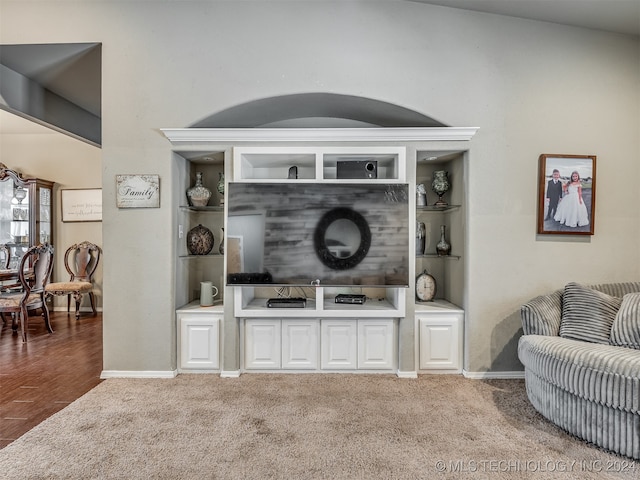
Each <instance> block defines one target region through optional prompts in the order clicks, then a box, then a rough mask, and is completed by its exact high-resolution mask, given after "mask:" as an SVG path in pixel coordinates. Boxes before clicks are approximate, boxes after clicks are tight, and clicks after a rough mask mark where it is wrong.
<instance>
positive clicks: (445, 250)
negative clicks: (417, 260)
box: [436, 225, 451, 257]
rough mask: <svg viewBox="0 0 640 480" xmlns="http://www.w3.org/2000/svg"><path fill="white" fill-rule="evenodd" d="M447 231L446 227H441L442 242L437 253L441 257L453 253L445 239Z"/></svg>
mask: <svg viewBox="0 0 640 480" xmlns="http://www.w3.org/2000/svg"><path fill="white" fill-rule="evenodd" d="M445 229H446V227H445V226H444V225H440V241H439V242H438V243H437V245H436V252H437V254H438V256H440V257H444V256H446V255H449V254H450V253H451V245H450V244H449V243H448V242H447V240H446V238H445Z"/></svg>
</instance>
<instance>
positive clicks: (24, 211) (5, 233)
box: [0, 163, 54, 268]
mask: <svg viewBox="0 0 640 480" xmlns="http://www.w3.org/2000/svg"><path fill="white" fill-rule="evenodd" d="M53 185H54V183H53V182H50V181H47V180H42V179H39V178H23V177H22V175H21V174H19V173H18V172H16V171H15V170H11V169H9V168H7V167H6V166H5V165H4V164H1V163H0V243H2V244H6V245H7V247H8V248H9V251H10V254H11V264H10V268H16V267H17V266H18V265H19V263H20V260H21V259H22V257H23V255H24V254H25V252H26V251H27V250H28V249H29V247H32V246H33V245H37V244H39V243H53V222H52V216H53V215H52V214H53Z"/></svg>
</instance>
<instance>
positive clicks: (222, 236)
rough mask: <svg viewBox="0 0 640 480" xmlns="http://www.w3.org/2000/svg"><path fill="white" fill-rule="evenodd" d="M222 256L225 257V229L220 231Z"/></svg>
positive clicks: (219, 250)
mask: <svg viewBox="0 0 640 480" xmlns="http://www.w3.org/2000/svg"><path fill="white" fill-rule="evenodd" d="M218 252H220V255H224V228H221V229H220V246H219V247H218Z"/></svg>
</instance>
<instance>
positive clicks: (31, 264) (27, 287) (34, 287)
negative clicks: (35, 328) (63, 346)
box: [0, 243, 53, 342]
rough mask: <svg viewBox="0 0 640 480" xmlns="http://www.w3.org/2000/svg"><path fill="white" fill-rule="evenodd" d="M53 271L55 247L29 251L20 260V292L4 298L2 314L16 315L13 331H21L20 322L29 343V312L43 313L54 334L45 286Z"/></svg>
mask: <svg viewBox="0 0 640 480" xmlns="http://www.w3.org/2000/svg"><path fill="white" fill-rule="evenodd" d="M52 270H53V246H52V245H50V244H48V243H44V244H40V245H35V246H33V247H31V248H29V249H28V250H27V252H26V253H25V255H24V257H22V259H21V260H20V266H19V269H18V281H19V282H20V285H21V287H22V291H20V292H9V293H4V294H1V295H0V313H2V314H4V313H11V314H13V322H12V328H13V331H17V329H18V322H17V321H16V317H18V319H19V323H20V331H21V333H22V341H23V342H26V341H27V329H28V323H29V312H30V311H33V310H38V309H41V310H42V316H43V317H44V323H45V327H46V328H47V331H48V332H49V333H53V329H52V328H51V322H50V320H49V309H48V308H47V302H46V301H45V287H46V286H47V283H48V282H49V278H50V277H51V271H52Z"/></svg>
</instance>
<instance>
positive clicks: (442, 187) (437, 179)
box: [431, 170, 451, 207]
mask: <svg viewBox="0 0 640 480" xmlns="http://www.w3.org/2000/svg"><path fill="white" fill-rule="evenodd" d="M450 187H451V184H450V183H449V172H447V171H445V170H436V171H435V172H433V181H432V182H431V190H433V191H434V192H435V193H436V194H437V195H438V201H437V202H436V203H434V205H435V206H436V207H446V206H447V205H448V203H447V202H445V201H444V200H443V199H442V196H443V195H444V194H445V193H446V192H448V191H449V188H450Z"/></svg>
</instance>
